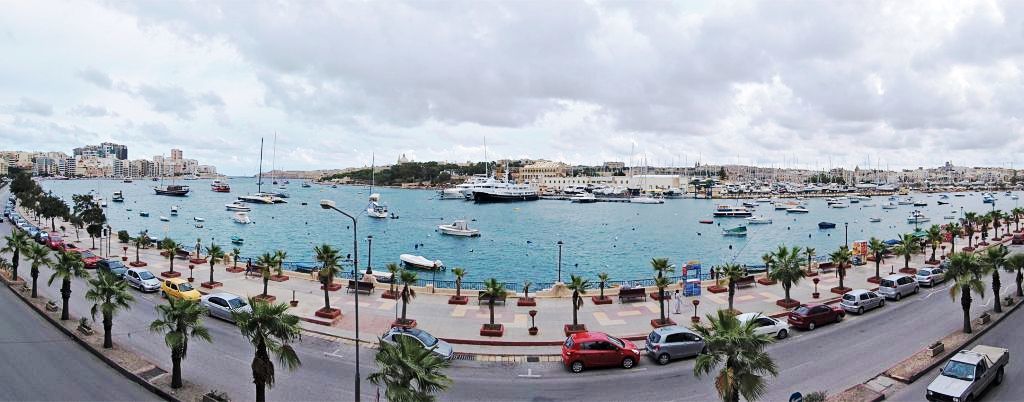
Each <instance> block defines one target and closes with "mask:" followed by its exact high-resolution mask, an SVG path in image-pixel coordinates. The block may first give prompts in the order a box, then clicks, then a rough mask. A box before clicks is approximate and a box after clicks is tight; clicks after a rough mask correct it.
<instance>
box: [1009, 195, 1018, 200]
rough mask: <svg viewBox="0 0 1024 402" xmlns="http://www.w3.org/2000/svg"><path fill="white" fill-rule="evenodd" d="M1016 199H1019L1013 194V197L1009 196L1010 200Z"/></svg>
mask: <svg viewBox="0 0 1024 402" xmlns="http://www.w3.org/2000/svg"><path fill="white" fill-rule="evenodd" d="M1018 198H1020V197H1018V196H1017V194H1014V195H1011V196H1010V199H1011V200H1016V199H1018Z"/></svg>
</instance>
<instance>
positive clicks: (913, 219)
mask: <svg viewBox="0 0 1024 402" xmlns="http://www.w3.org/2000/svg"><path fill="white" fill-rule="evenodd" d="M930 220H931V219H928V217H926V216H924V214H922V213H921V211H914V212H911V213H910V216H908V217H907V223H925V222H928V221H930Z"/></svg>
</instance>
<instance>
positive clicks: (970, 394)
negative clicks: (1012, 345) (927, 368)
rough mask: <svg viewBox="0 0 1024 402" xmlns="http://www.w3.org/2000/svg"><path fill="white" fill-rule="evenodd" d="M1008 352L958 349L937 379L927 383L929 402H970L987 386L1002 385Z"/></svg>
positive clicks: (985, 347) (990, 347) (1003, 350)
mask: <svg viewBox="0 0 1024 402" xmlns="http://www.w3.org/2000/svg"><path fill="white" fill-rule="evenodd" d="M1009 361H1010V352H1009V351H1008V350H1006V349H1003V348H997V347H992V346H984V345H978V346H975V347H974V348H973V349H971V350H961V351H960V352H959V353H957V354H956V355H953V358H952V359H949V361H948V362H946V365H945V366H943V367H942V372H941V373H940V374H939V376H938V377H936V378H935V380H934V381H932V383H931V384H928V391H927V392H926V395H925V397H926V398H927V399H928V400H929V401H949V402H973V401H974V400H976V399H977V398H978V396H979V395H981V393H982V392H984V391H985V388H988V386H989V385H992V384H995V385H999V383H1001V382H1003V368H1004V367H1005V366H1006V363H1008V362H1009Z"/></svg>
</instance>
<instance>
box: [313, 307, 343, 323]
mask: <svg viewBox="0 0 1024 402" xmlns="http://www.w3.org/2000/svg"><path fill="white" fill-rule="evenodd" d="M314 314H315V315H316V316H317V317H320V318H326V319H328V320H333V319H335V318H338V317H341V309H336V308H331V309H325V308H323V307H321V308H320V309H319V310H317V311H316V313H314Z"/></svg>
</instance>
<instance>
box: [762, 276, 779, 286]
mask: <svg viewBox="0 0 1024 402" xmlns="http://www.w3.org/2000/svg"><path fill="white" fill-rule="evenodd" d="M757 283H760V284H762V285H765V286H772V285H774V284H777V283H779V281H776V280H774V279H768V278H761V279H758V280H757Z"/></svg>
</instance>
